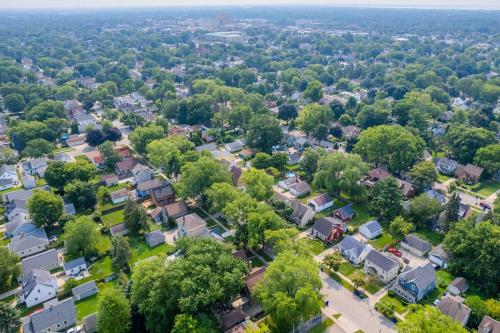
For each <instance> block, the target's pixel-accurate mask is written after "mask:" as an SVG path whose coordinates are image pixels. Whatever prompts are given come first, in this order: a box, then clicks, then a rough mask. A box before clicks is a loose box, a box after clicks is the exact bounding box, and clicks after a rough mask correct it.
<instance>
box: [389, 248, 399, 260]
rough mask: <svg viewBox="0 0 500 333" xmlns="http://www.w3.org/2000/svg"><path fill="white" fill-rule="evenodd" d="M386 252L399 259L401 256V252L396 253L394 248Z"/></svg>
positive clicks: (396, 250)
mask: <svg viewBox="0 0 500 333" xmlns="http://www.w3.org/2000/svg"><path fill="white" fill-rule="evenodd" d="M387 252H389V253H390V254H393V255H395V256H396V257H398V258H401V257H402V256H403V253H402V252H401V251H398V249H396V248H395V247H390V248H388V249H387Z"/></svg>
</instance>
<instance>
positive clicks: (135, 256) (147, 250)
mask: <svg viewBox="0 0 500 333" xmlns="http://www.w3.org/2000/svg"><path fill="white" fill-rule="evenodd" d="M129 241H130V247H131V248H132V259H131V260H130V263H131V265H133V264H135V263H136V262H138V261H139V260H143V259H146V258H150V257H153V256H160V255H163V254H167V253H168V252H169V251H171V250H173V249H174V248H175V247H174V246H173V245H169V244H166V243H164V244H161V245H158V246H155V247H152V248H151V247H149V246H148V244H146V241H145V240H143V239H138V238H134V239H129Z"/></svg>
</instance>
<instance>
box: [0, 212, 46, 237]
mask: <svg viewBox="0 0 500 333" xmlns="http://www.w3.org/2000/svg"><path fill="white" fill-rule="evenodd" d="M31 222H32V221H31V219H30V217H29V215H28V214H19V215H17V216H15V217H13V218H12V219H11V220H10V222H7V223H5V224H4V226H5V235H4V236H5V237H15V236H18V235H20V234H25V235H26V234H29V233H31V232H33V231H36V230H37V229H38V228H37V227H36V226H35V225H34V224H33V223H31Z"/></svg>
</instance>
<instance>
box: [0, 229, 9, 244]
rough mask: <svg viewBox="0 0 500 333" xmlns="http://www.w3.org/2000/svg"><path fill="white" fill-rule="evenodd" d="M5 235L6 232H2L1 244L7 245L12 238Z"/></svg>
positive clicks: (0, 234) (0, 233) (0, 236)
mask: <svg viewBox="0 0 500 333" xmlns="http://www.w3.org/2000/svg"><path fill="white" fill-rule="evenodd" d="M3 236H4V233H3V232H0V246H5V245H7V244H9V243H10V239H8V238H6V239H4V238H3Z"/></svg>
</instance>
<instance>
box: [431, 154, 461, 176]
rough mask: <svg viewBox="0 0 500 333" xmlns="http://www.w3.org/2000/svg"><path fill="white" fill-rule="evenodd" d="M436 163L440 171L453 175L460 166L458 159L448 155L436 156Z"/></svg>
mask: <svg viewBox="0 0 500 333" xmlns="http://www.w3.org/2000/svg"><path fill="white" fill-rule="evenodd" d="M435 163H436V168H437V169H438V171H439V172H441V173H444V174H445V175H453V173H454V172H455V170H456V169H457V166H458V162H457V161H455V160H452V159H449V158H446V157H442V158H436V159H435Z"/></svg>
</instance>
